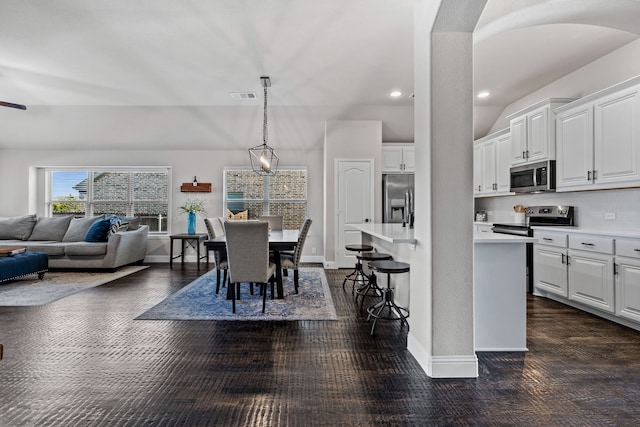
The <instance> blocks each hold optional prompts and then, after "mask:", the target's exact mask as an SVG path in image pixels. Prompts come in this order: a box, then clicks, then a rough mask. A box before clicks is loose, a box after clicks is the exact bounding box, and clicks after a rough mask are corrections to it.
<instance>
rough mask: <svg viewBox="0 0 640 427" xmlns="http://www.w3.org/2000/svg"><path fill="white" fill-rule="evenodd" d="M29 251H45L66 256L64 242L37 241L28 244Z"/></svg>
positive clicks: (51, 254) (50, 254)
mask: <svg viewBox="0 0 640 427" xmlns="http://www.w3.org/2000/svg"><path fill="white" fill-rule="evenodd" d="M27 250H28V251H29V252H44V253H46V254H48V255H49V256H64V251H65V246H64V244H63V243H56V242H51V243H44V242H37V243H36V244H30V245H28V246H27Z"/></svg>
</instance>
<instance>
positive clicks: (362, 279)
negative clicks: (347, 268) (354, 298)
mask: <svg viewBox="0 0 640 427" xmlns="http://www.w3.org/2000/svg"><path fill="white" fill-rule="evenodd" d="M348 281H351V282H352V284H351V295H355V289H356V283H360V286H364V285H365V284H366V281H367V276H365V275H364V272H363V271H362V263H361V262H360V260H358V262H357V263H356V267H355V269H354V270H353V271H352V272H351V273H350V274H348V275H347V276H346V277H345V278H344V280H343V281H342V290H343V291H344V290H345V287H344V286H345V284H346V283H347V282H348Z"/></svg>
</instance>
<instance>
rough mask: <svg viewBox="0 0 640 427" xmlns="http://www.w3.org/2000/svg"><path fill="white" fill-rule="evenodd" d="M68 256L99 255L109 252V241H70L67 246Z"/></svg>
mask: <svg viewBox="0 0 640 427" xmlns="http://www.w3.org/2000/svg"><path fill="white" fill-rule="evenodd" d="M65 253H66V254H67V256H99V255H105V254H106V253H107V243H106V242H103V243H93V242H91V243H90V242H78V243H69V244H67V246H66V248H65Z"/></svg>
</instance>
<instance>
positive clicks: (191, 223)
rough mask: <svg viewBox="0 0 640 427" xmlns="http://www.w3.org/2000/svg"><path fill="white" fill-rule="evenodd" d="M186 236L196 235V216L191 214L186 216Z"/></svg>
mask: <svg viewBox="0 0 640 427" xmlns="http://www.w3.org/2000/svg"><path fill="white" fill-rule="evenodd" d="M187 234H196V214H195V213H193V212H189V213H188V214H187Z"/></svg>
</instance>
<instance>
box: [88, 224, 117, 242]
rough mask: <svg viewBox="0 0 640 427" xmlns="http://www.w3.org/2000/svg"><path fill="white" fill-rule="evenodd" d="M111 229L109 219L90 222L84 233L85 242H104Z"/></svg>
mask: <svg viewBox="0 0 640 427" xmlns="http://www.w3.org/2000/svg"><path fill="white" fill-rule="evenodd" d="M110 230H111V221H109V220H108V219H101V220H100V221H96V222H94V223H93V224H91V227H89V230H87V234H85V235H84V241H85V242H106V241H107V238H108V237H109V231H110Z"/></svg>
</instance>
